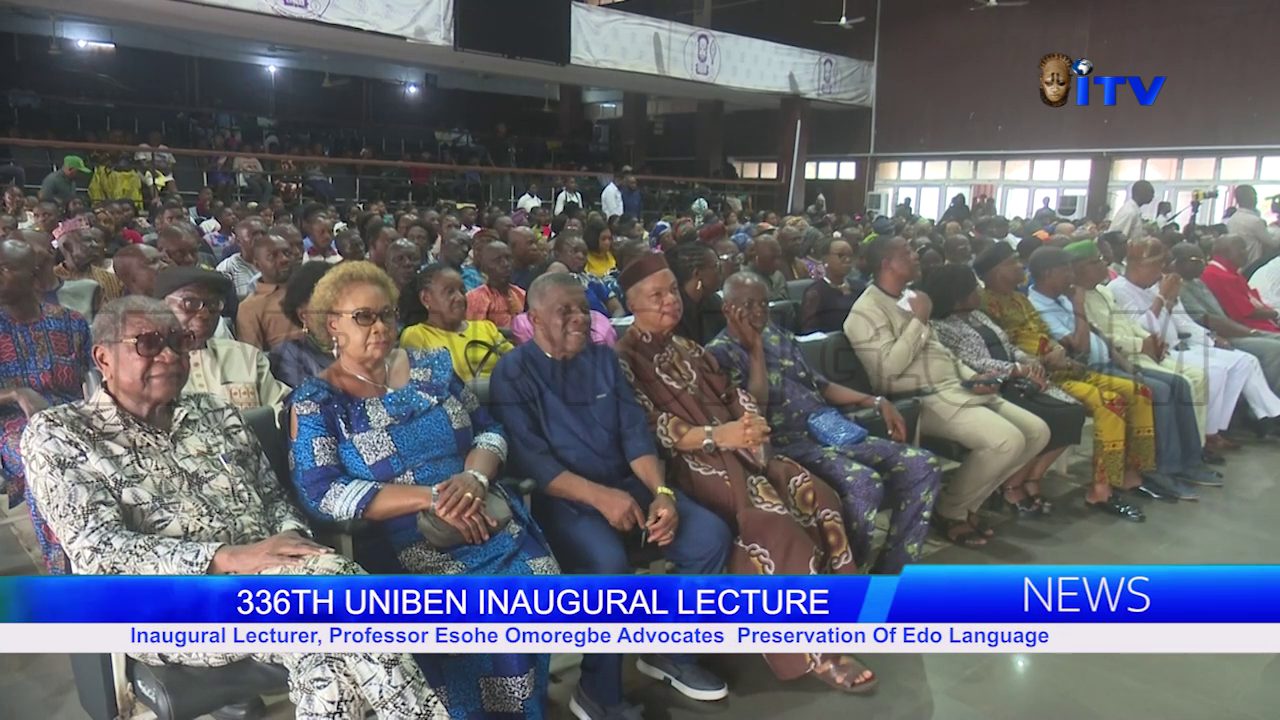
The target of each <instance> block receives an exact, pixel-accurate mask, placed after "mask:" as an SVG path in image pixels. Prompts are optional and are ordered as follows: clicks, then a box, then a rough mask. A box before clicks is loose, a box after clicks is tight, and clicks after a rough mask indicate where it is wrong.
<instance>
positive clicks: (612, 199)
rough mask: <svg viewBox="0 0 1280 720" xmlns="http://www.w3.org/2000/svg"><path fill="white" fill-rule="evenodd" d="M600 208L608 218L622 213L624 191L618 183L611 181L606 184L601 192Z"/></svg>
mask: <svg viewBox="0 0 1280 720" xmlns="http://www.w3.org/2000/svg"><path fill="white" fill-rule="evenodd" d="M600 208H601V211H602V212H603V213H604V217H605V219H606V220H608V219H609V218H611V217H613V216H614V215H621V214H622V191H621V190H619V189H618V184H617V183H614V182H610V183H609V184H608V185H605V186H604V190H602V191H601V192H600Z"/></svg>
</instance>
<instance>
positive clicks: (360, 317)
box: [331, 307, 400, 327]
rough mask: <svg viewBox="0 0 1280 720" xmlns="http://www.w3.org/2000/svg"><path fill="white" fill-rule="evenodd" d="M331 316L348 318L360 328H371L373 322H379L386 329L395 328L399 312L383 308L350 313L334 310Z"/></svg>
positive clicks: (363, 309)
mask: <svg viewBox="0 0 1280 720" xmlns="http://www.w3.org/2000/svg"><path fill="white" fill-rule="evenodd" d="M331 314H333V315H337V316H339V317H349V318H351V319H352V320H354V321H355V322H356V324H357V325H359V326H360V327H373V323H374V321H377V320H381V321H382V324H383V325H386V326H387V327H395V325H396V321H398V320H399V319H400V311H398V310H396V309H395V308H393V307H385V308H383V309H381V310H373V309H370V308H360V309H359V310H351V311H350V312H344V311H341V310H334V311H333V313H331Z"/></svg>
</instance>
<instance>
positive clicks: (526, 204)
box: [516, 193, 542, 212]
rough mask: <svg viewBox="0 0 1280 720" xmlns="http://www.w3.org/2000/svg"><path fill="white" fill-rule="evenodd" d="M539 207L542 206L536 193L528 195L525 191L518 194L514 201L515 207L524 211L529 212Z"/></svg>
mask: <svg viewBox="0 0 1280 720" xmlns="http://www.w3.org/2000/svg"><path fill="white" fill-rule="evenodd" d="M540 207H542V198H540V197H538V196H537V195H530V194H529V193H525V194H523V195H521V196H520V199H519V200H517V201H516V208H518V209H520V210H523V211H525V212H529V211H530V210H532V209H534V208H540Z"/></svg>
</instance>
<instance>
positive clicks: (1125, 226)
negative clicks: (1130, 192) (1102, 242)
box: [1111, 198, 1142, 240]
mask: <svg viewBox="0 0 1280 720" xmlns="http://www.w3.org/2000/svg"><path fill="white" fill-rule="evenodd" d="M1111 230H1112V231H1113V232H1122V233H1124V237H1125V239H1126V240H1141V239H1142V208H1140V207H1138V203H1136V202H1134V200H1133V198H1129V199H1128V200H1125V201H1124V204H1123V205H1121V206H1120V207H1119V208H1118V209H1116V214H1115V215H1114V216H1113V217H1112V218H1111Z"/></svg>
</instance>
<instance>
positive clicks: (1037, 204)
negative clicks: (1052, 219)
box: [1031, 188, 1058, 215]
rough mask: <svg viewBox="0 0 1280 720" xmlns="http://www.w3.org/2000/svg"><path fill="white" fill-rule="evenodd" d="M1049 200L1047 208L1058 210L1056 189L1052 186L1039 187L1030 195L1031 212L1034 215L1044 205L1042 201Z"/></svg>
mask: <svg viewBox="0 0 1280 720" xmlns="http://www.w3.org/2000/svg"><path fill="white" fill-rule="evenodd" d="M1045 200H1048V201H1049V209H1050V210H1053V211H1054V212H1057V211H1058V206H1057V202H1058V191H1057V190H1054V189H1052V188H1040V189H1038V190H1036V192H1035V194H1034V195H1032V196H1031V212H1032V214H1033V215H1034V214H1035V213H1037V212H1039V211H1040V208H1041V207H1043V206H1044V201H1045Z"/></svg>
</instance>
